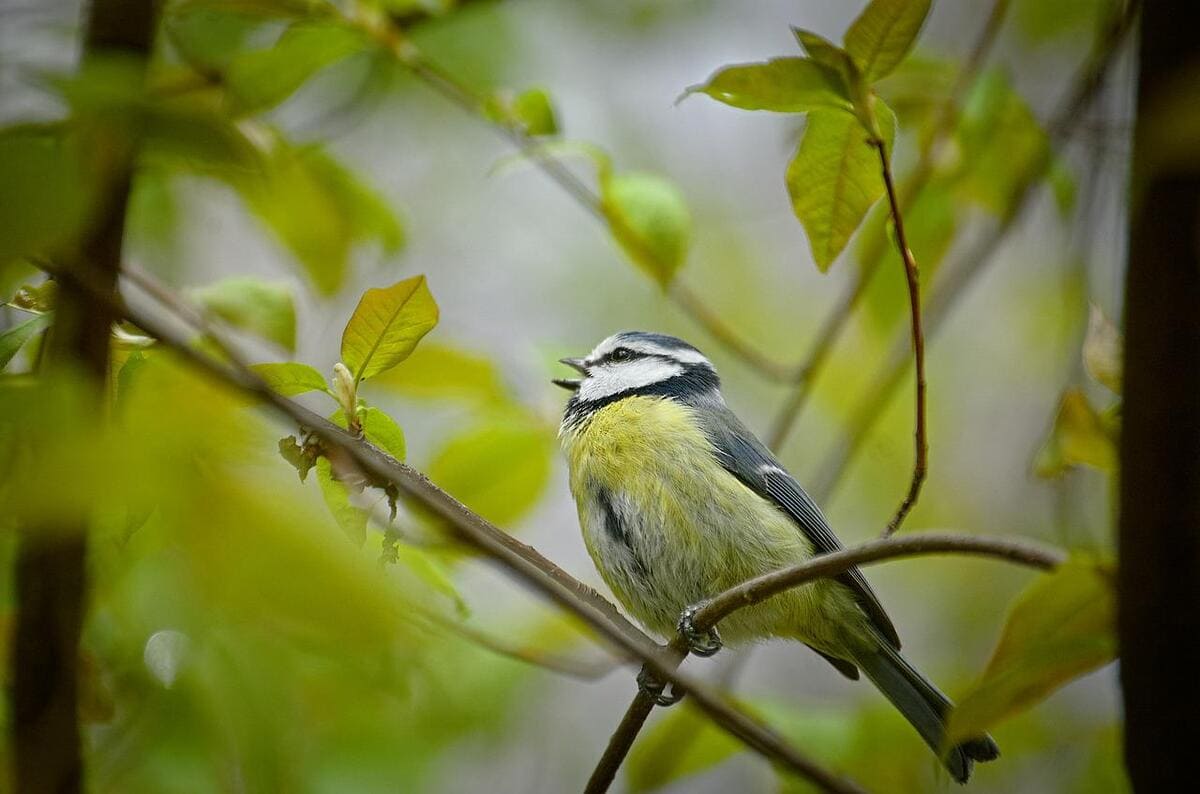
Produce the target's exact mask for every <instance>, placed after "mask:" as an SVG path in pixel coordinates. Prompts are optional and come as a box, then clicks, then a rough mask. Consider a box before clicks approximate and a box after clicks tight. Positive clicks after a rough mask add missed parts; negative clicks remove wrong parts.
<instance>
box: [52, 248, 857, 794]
mask: <svg viewBox="0 0 1200 794" xmlns="http://www.w3.org/2000/svg"><path fill="white" fill-rule="evenodd" d="M52 272H53V273H54V275H56V276H57V277H59V278H61V279H64V280H66V281H69V282H71V283H72V284H73V285H74V286H75V287H76V288H78V289H82V290H86V291H87V292H88V294H89V295H90V296H91V297H92V299H93V300H95V301H97V302H98V303H101V304H103V305H104V306H106V307H107V308H109V310H110V311H112V312H113V313H114V314H115V315H117V316H121V317H124V318H125V319H127V320H129V321H130V322H132V323H134V324H135V325H137V326H138V327H140V328H142V329H143V330H144V331H146V332H147V333H148V334H150V335H151V336H154V337H155V338H157V339H159V340H160V341H161V342H162V343H163V344H164V345H166V346H167V347H169V348H171V349H172V350H173V351H174V352H175V353H176V354H177V355H179V356H180V357H181V358H182V359H183V360H184V361H185V362H186V363H187V364H189V365H191V366H193V367H194V368H196V369H198V370H200V371H202V372H204V373H205V374H207V375H208V376H210V377H212V378H213V379H215V380H217V381H218V382H221V383H223V384H225V385H227V386H229V387H231V388H234V389H237V390H239V391H241V392H243V393H245V394H247V395H249V396H251V397H254V398H255V399H257V400H258V401H259V402H262V403H264V404H266V405H269V406H271V407H272V408H274V409H275V410H276V411H277V412H278V413H280V414H282V415H284V416H287V417H288V418H290V419H291V420H292V421H294V422H296V423H297V424H299V425H300V426H302V427H304V428H307V429H308V430H309V431H311V432H312V433H313V434H314V435H315V436H317V437H318V438H320V439H321V440H322V441H324V442H325V443H326V444H327V445H329V447H331V448H332V449H335V450H338V451H339V452H340V453H341V454H344V455H345V457H346V459H347V460H348V461H349V462H351V463H353V464H354V465H355V466H357V467H358V468H359V469H361V470H362V471H363V472H364V473H365V474H367V475H369V476H370V477H371V478H373V479H376V480H379V481H382V482H388V483H391V484H393V485H395V486H396V488H398V489H399V490H400V491H401V492H402V493H403V494H404V495H405V496H407V497H408V498H410V499H412V500H413V501H415V502H417V503H419V504H421V505H422V506H423V507H424V508H426V509H427V510H429V511H431V512H432V513H434V514H435V515H437V516H438V517H440V518H441V519H443V520H444V521H445V526H446V528H447V530H448V531H449V532H450V533H451V534H452V535H453V536H454V537H455V538H456V539H457V540H458V541H460V542H462V543H463V544H464V545H467V546H469V547H471V548H473V549H475V550H476V551H478V552H480V553H481V554H482V555H484V556H485V557H487V558H488V559H489V560H490V561H492V562H493V563H494V564H495V565H497V566H498V567H499V568H501V569H502V570H503V571H504V572H506V573H507V574H509V575H510V576H512V577H513V578H514V579H517V580H518V581H520V582H521V583H523V584H525V585H526V586H527V587H529V588H530V589H531V590H533V591H535V592H537V593H538V594H539V595H541V596H542V597H544V598H546V599H548V600H550V601H552V602H553V603H555V604H557V605H559V606H560V607H562V608H564V609H565V610H567V611H569V612H571V613H573V614H574V615H576V616H578V617H579V618H581V619H582V620H583V621H584V622H585V623H587V624H588V625H589V626H591V627H592V629H594V630H595V631H596V632H597V633H598V634H599V635H601V636H602V637H604V639H605V640H607V641H608V643H609V644H611V645H613V646H615V647H616V648H617V649H618V650H619V651H620V652H623V653H624V654H627V655H629V656H631V657H634V658H637V659H640V660H641V661H642V662H643V663H644V664H645V665H646V667H648V668H649V669H650V670H651V671H652V672H653V674H654V675H655V676H656V677H657V678H658V679H659V680H663V681H668V682H670V683H671V684H673V685H674V686H676V687H677V688H679V689H681V690H684V691H687V692H688V693H689V695H690V696H691V697H692V699H693V701H694V702H695V703H696V705H697V707H698V708H699V709H700V710H701V711H703V712H704V713H705V714H707V715H708V716H709V717H710V718H711V719H712V720H713V721H714V722H715V723H716V724H717V725H719V726H720V727H721V728H722V729H724V730H726V731H727V732H728V733H730V734H731V735H732V736H734V737H736V738H737V739H739V740H740V741H742V742H743V743H745V744H746V745H747V746H748V747H750V748H751V749H752V750H754V751H756V752H758V753H759V754H761V755H763V756H765V757H766V758H768V759H770V760H771V761H773V762H775V763H777V764H779V765H780V766H781V767H783V768H785V769H787V770H789V771H791V772H792V773H794V774H797V775H799V776H801V777H803V778H805V779H807V780H809V781H811V782H812V783H814V784H815V785H816V786H818V787H819V788H820V789H822V790H823V791H828V792H834V793H835V794H863V792H862V789H860V788H859V787H858V786H857V785H855V784H854V783H852V782H850V781H848V780H844V779H842V778H840V777H838V776H836V775H834V774H833V773H831V772H829V771H828V770H826V769H825V768H823V767H821V766H820V765H818V764H817V763H816V762H814V761H813V760H812V759H810V758H808V757H807V756H806V755H804V754H803V753H801V752H799V751H798V750H797V749H796V748H795V747H793V746H792V745H791V744H790V743H788V742H787V740H786V739H784V738H783V737H782V736H781V735H780V734H779V733H778V732H777V731H775V730H774V729H773V728H771V727H770V726H768V725H765V724H764V723H762V722H761V721H760V720H759V719H758V718H756V717H754V716H752V715H750V714H749V713H748V712H746V711H745V710H743V709H742V708H740V707H739V706H737V705H735V704H733V703H731V702H729V701H728V700H727V699H726V698H725V697H724V696H723V695H721V694H720V693H718V692H717V691H715V690H714V689H712V688H711V687H709V686H707V685H706V684H704V683H702V682H700V681H698V680H696V679H695V678H694V677H692V676H690V675H686V674H683V673H680V672H679V671H678V670H677V669H676V666H677V665H672V664H671V662H670V660H669V657H668V653H667V652H664V649H663V648H662V647H660V646H659V645H658V644H657V643H655V642H654V641H653V640H651V639H650V638H649V637H647V636H646V635H645V634H643V633H642V632H641V631H639V630H638V629H637V628H636V627H635V626H634V625H633V624H632V623H630V622H629V621H628V620H626V619H625V618H624V617H623V616H622V615H621V614H620V613H619V612H618V611H617V609H616V607H614V606H613V605H612V604H611V603H610V602H609V601H607V600H606V599H604V598H603V597H602V596H601V595H600V594H599V593H597V592H596V591H595V590H593V589H591V588H590V587H587V586H586V585H584V584H583V583H581V582H579V581H577V580H576V579H574V578H573V577H571V576H570V574H568V573H567V572H566V571H564V570H562V569H561V568H559V567H558V566H557V565H555V564H554V563H553V562H551V561H550V560H549V559H547V558H546V557H544V556H542V555H541V554H540V553H539V552H538V551H537V550H536V549H534V548H532V547H531V546H527V545H525V544H524V543H521V542H520V541H518V540H517V539H516V538H513V537H512V536H511V535H509V534H507V533H506V532H504V531H502V530H500V529H499V528H497V527H496V526H495V525H493V524H491V523H490V522H488V521H487V520H486V519H484V518H482V517H481V516H479V515H477V514H476V513H474V512H472V511H471V510H470V509H468V508H467V507H466V506H465V505H463V504H462V503H461V502H459V501H458V500H457V499H455V498H454V497H453V496H451V495H450V494H448V493H447V492H445V491H443V490H442V489H441V488H438V487H437V486H436V485H435V484H434V483H433V482H431V481H430V480H429V478H428V477H426V476H425V475H424V474H422V473H420V472H418V471H416V470H415V469H412V468H411V467H409V466H407V465H405V464H403V463H401V462H400V461H397V460H396V459H395V458H392V457H391V456H390V455H388V454H387V453H385V452H383V451H381V450H379V449H378V448H376V447H374V446H372V445H371V444H369V443H367V442H366V441H364V440H363V439H361V438H358V437H356V436H353V435H351V434H350V433H348V432H347V431H346V430H344V429H342V428H341V427H338V426H337V425H335V424H333V423H331V422H329V421H328V420H326V419H325V418H324V417H322V416H320V415H319V414H317V413H315V412H313V411H311V410H309V409H308V408H305V407H304V406H303V405H300V404H299V403H297V402H295V401H293V400H291V399H288V398H287V397H284V396H282V395H280V394H277V393H276V392H273V391H271V389H270V388H269V387H268V386H267V385H266V383H265V382H264V381H263V380H262V379H261V378H259V377H258V375H257V374H256V373H255V372H254V371H253V370H251V369H250V368H249V367H248V366H247V365H246V364H245V363H244V362H242V361H241V360H240V359H239V358H237V357H236V356H229V363H228V364H225V363H221V362H219V361H217V360H215V359H213V358H211V357H209V356H208V355H205V354H204V353H202V352H201V351H199V350H197V349H195V348H194V347H192V346H190V345H189V344H188V343H187V341H186V340H185V339H183V338H180V337H179V336H177V335H176V334H174V333H173V332H172V331H171V330H170V329H169V328H168V327H167V325H166V324H165V323H163V322H160V321H159V320H158V319H157V318H156V317H154V316H153V314H151V313H148V312H145V311H141V310H138V309H136V308H133V307H130V306H128V305H126V304H124V303H123V302H122V301H121V300H120V298H119V297H117V296H115V295H112V294H105V293H103V292H101V291H99V290H96V289H94V285H93V284H92V283H91V282H90V281H88V280H86V279H83V278H79V277H78V276H77V275H76V274H72V273H69V272H61V271H58V270H57V269H54V270H53V271H52ZM176 304H180V305H183V304H184V302H183V301H182V299H181V298H178V297H177V296H174V295H172V296H171V299H170V300H169V301H168V302H167V303H166V304H165V305H166V306H167V307H168V308H174V307H175V306H176ZM180 314H184V313H180ZM218 344H221V343H220V342H219V340H218ZM223 347H224V350H223V351H222V352H226V351H228V350H229V348H228V346H224V345H223Z"/></svg>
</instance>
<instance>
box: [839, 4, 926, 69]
mask: <svg viewBox="0 0 1200 794" xmlns="http://www.w3.org/2000/svg"><path fill="white" fill-rule="evenodd" d="M929 4H930V0H871V2H870V3H868V4H867V7H866V8H865V9H863V12H862V13H861V14H859V15H858V18H857V19H855V20H854V22H852V23H851V24H850V29H849V30H847V31H846V36H845V38H844V41H845V44H846V52H848V53H850V57H851V58H853V59H854V62H855V63H856V64H857V65H858V68H859V70H861V71H862V74H863V77H864V78H865V79H866V81H867V82H868V83H873V82H875V81H876V80H878V79H880V78H881V77H886V76H887V75H888V74H889V73H890V72H891V71H892V70H893V69H895V68H896V67H897V66H899V65H900V62H901V61H903V60H904V56H906V55H908V52H909V50H911V49H912V47H913V44H915V43H916V41H917V34H918V33H920V32H921V26H922V25H924V24H925V17H926V16H927V15H928V14H929Z"/></svg>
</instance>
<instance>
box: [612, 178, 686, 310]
mask: <svg viewBox="0 0 1200 794" xmlns="http://www.w3.org/2000/svg"><path fill="white" fill-rule="evenodd" d="M600 198H601V204H602V207H603V210H604V216H605V218H607V219H608V226H609V229H611V230H612V234H613V237H614V238H616V240H617V242H618V243H620V245H621V247H622V248H623V249H625V253H626V254H628V255H629V258H630V259H632V260H633V261H634V263H635V264H637V265H638V266H639V267H640V268H641V269H642V270H644V271H645V272H646V273H647V274H649V275H650V276H651V277H652V278H653V279H654V280H655V281H657V282H658V284H659V286H661V287H663V288H664V289H665V288H666V287H667V285H668V284H670V283H671V280H672V279H673V278H674V277H675V273H676V272H678V270H679V268H680V267H682V266H683V263H684V260H685V259H686V258H687V251H688V244H689V242H690V237H691V233H692V214H691V212H690V211H689V210H688V206H687V201H686V200H684V198H683V194H682V193H680V192H679V188H677V187H676V186H675V185H674V183H672V182H669V181H668V180H666V179H664V178H663V177H661V176H658V175H657V174H646V173H638V172H632V173H625V174H614V175H612V176H611V177H609V178H608V179H606V180H604V181H603V183H602V185H601V196H600Z"/></svg>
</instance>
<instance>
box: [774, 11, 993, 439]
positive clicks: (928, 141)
mask: <svg viewBox="0 0 1200 794" xmlns="http://www.w3.org/2000/svg"><path fill="white" fill-rule="evenodd" d="M1009 2H1010V0H995V2H994V3H993V4H992V10H991V13H989V14H988V18H987V22H986V23H984V26H983V30H982V31H980V33H979V38H978V39H976V41H975V45H974V46H973V47H972V48H971V52H970V54H969V55H968V56H967V58H966V61H965V62H964V63H963V68H962V71H961V72H959V76H958V79H957V80H955V82H954V86H953V87H952V88H951V90H950V94H949V96H947V97H946V101H945V102H943V103H942V105H941V107H940V108H939V110H938V114H937V117H936V120H935V121H934V124H933V130H932V132H931V133H930V134H929V136H928V137H926V138H925V140H924V141H923V142H922V144H921V148H920V150H919V152H918V154H917V162H916V165H915V166H913V170H912V173H910V174H909V175H908V177H907V178H906V179H905V180H904V184H903V187H901V189H900V208H901V210H902V213H903V212H908V211H909V210H910V209H912V206H913V204H914V203H915V202H916V199H917V197H918V196H920V194H921V192H922V191H923V190H924V189H925V187H926V185H928V184H929V180H930V178H931V177H932V176H933V171H934V165H935V164H936V163H937V161H938V158H939V157H940V156H941V152H942V149H943V148H944V147H945V145H946V142H947V140H948V139H949V137H950V135H951V133H953V132H954V128H955V126H956V125H957V124H958V119H959V115H960V110H959V108H960V105H962V102H963V99H964V98H965V97H966V95H967V92H968V91H969V90H970V89H971V87H972V86H973V85H975V83H976V81H977V80H978V79H979V72H980V70H981V69H982V68H983V64H984V61H985V60H986V59H987V56H988V53H989V52H991V49H992V46H993V45H994V44H995V43H996V37H997V35H998V34H999V33H1000V28H1001V27H1002V26H1003V24H1004V18H1005V17H1006V16H1007V14H1008V6H1009ZM886 244H887V235H886V233H885V234H883V235H880V236H879V237H878V240H877V242H873V243H872V244H871V246H870V247H869V248H867V249H866V251H865V252H864V253H863V255H862V261H860V262H859V267H858V269H857V270H856V271H855V276H854V279H853V281H852V282H851V283H850V285H849V287H847V289H846V291H845V292H844V293H842V297H841V298H840V299H839V300H838V302H837V304H836V305H835V306H834V307H833V309H832V310H831V311H830V312H829V314H828V315H827V316H826V318H825V322H824V323H823V324H822V325H821V330H820V331H819V332H818V333H817V337H816V339H815V340H814V341H813V344H812V347H811V348H809V352H808V355H806V356H805V357H804V362H803V363H802V364H801V365H800V366H799V368H798V369H797V370H796V374H795V379H796V388H795V389H794V390H793V391H792V393H791V394H790V395H789V396H788V399H787V402H785V403H784V405H783V407H782V408H780V409H779V413H778V414H777V415H776V417H775V420H774V421H773V422H772V423H771V431H770V433H769V435H768V446H770V447H771V449H773V450H775V451H777V452H778V451H779V448H780V447H782V446H783V443H784V441H785V440H786V439H787V436H788V434H789V433H790V432H791V430H792V428H793V427H794V426H795V423H796V419H797V418H798V417H799V415H800V412H801V411H802V410H803V409H804V405H805V404H806V403H807V401H808V396H809V395H810V394H811V393H812V386H813V382H814V381H815V380H816V378H817V374H818V373H819V372H820V370H821V368H822V367H823V366H824V365H825V361H826V359H827V358H828V357H829V353H830V351H831V350H832V349H833V346H834V344H836V343H837V340H838V339H839V338H840V337H841V334H842V330H843V329H844V328H845V326H846V323H847V322H848V321H849V319H850V316H851V315H852V314H853V313H854V309H855V307H856V306H857V305H858V302H859V300H860V299H861V298H862V296H863V295H864V294H865V293H866V291H867V286H868V285H869V284H870V283H871V279H872V278H873V277H874V276H875V272H876V271H877V270H878V268H879V264H880V262H881V261H882V259H883V253H884V251H885V250H886Z"/></svg>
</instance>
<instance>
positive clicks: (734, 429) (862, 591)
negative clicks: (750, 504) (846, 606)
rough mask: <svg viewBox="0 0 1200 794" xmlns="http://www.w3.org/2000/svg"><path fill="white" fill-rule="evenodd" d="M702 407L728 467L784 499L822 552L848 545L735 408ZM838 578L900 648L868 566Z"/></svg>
mask: <svg viewBox="0 0 1200 794" xmlns="http://www.w3.org/2000/svg"><path fill="white" fill-rule="evenodd" d="M697 413H698V415H699V416H700V417H701V421H702V422H703V424H704V426H705V430H706V432H707V435H708V437H709V439H710V440H711V441H712V442H713V445H714V446H715V447H716V450H717V458H718V460H719V461H720V463H721V465H722V466H723V467H724V468H725V469H726V470H727V471H729V472H730V473H731V474H732V475H733V476H735V477H737V478H738V479H739V480H741V481H742V483H743V484H744V485H746V487H748V488H749V489H750V490H752V491H754V492H755V493H756V494H758V495H759V496H761V497H763V498H764V499H768V500H770V501H772V502H774V503H775V504H777V505H779V507H780V508H781V509H782V510H783V511H784V512H786V513H787V514H788V516H790V517H791V519H792V521H794V522H795V523H796V525H797V526H798V527H800V531H801V532H803V533H804V534H805V536H806V537H807V538H808V539H809V541H811V542H812V544H813V547H814V548H815V549H816V552H817V553H818V554H829V553H830V552H834V551H838V550H839V549H841V548H842V544H841V542H840V541H838V539H837V536H836V535H834V534H833V529H832V528H830V526H829V522H827V521H826V520H825V516H823V515H821V510H820V509H819V508H818V507H817V505H816V503H815V502H813V500H812V498H811V497H810V496H809V495H808V494H806V493H805V492H804V489H803V488H801V487H800V483H798V482H796V480H795V478H793V477H792V475H790V474H788V473H787V471H785V470H784V468H783V466H781V465H780V464H779V461H778V460H776V459H775V456H774V455H772V454H771V452H770V451H769V450H768V449H767V448H766V447H765V446H763V444H762V442H761V441H759V440H758V439H757V438H755V437H754V435H753V434H752V433H751V432H750V431H749V430H747V429H746V427H745V426H744V425H743V424H742V423H741V421H740V420H738V418H737V417H736V416H735V415H734V414H733V412H732V411H730V410H729V409H728V408H726V407H725V406H724V405H721V406H712V405H707V406H705V407H704V410H703V411H698V412H697ZM837 581H839V582H841V583H842V584H844V585H845V586H846V587H849V588H850V589H851V590H852V591H853V592H854V595H855V598H856V599H857V600H858V603H859V605H860V606H861V607H862V608H863V611H865V612H866V613H867V616H868V617H870V619H871V622H872V623H873V624H874V625H875V627H876V628H877V629H878V630H879V633H880V634H881V635H882V636H883V638H884V639H886V640H887V641H888V643H890V644H891V645H892V647H894V648H896V649H897V650H899V648H900V636H899V635H898V634H897V633H896V627H895V626H893V625H892V620H891V618H889V617H888V614H887V612H885V611H884V609H883V605H882V604H880V603H879V598H878V597H877V596H876V595H875V591H873V590H872V589H871V585H869V584H867V580H866V578H865V577H864V576H863V575H862V571H860V570H859V569H858V568H851V569H850V570H848V571H846V572H845V573H843V574H841V575H840V576H838V577H837Z"/></svg>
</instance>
